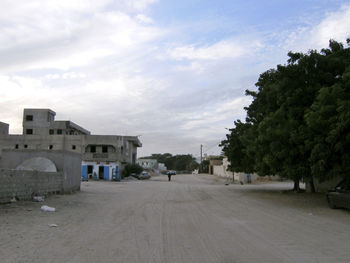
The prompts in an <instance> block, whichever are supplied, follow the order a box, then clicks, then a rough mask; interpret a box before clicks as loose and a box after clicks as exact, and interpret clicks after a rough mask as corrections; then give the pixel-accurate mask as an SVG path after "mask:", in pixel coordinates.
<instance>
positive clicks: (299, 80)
mask: <svg viewBox="0 0 350 263" xmlns="http://www.w3.org/2000/svg"><path fill="white" fill-rule="evenodd" d="M348 44H350V41H348ZM288 56H289V59H288V61H287V62H288V63H287V64H286V65H278V66H277V68H276V69H270V70H268V71H266V72H264V73H262V74H261V75H260V78H259V80H258V82H257V83H256V86H257V91H249V90H247V91H246V95H249V96H252V97H253V101H252V103H251V104H250V105H249V107H247V108H245V109H246V111H247V117H246V121H245V123H243V122H241V121H240V120H237V121H235V122H234V127H233V128H232V129H230V134H227V136H226V139H225V140H223V141H222V142H221V144H220V146H222V147H223V153H224V154H225V155H226V156H227V157H228V159H229V161H230V162H231V167H230V169H231V170H232V171H235V172H247V173H251V172H257V173H258V174H259V175H271V174H278V175H280V176H282V177H285V178H289V179H292V180H294V182H295V187H296V188H297V186H298V182H299V180H306V181H310V182H311V183H312V181H313V177H317V178H319V179H320V180H325V179H328V178H332V177H334V176H338V175H340V176H344V177H345V176H349V174H350V173H349V172H350V171H349V169H350V165H349V164H350V151H349V150H350V134H349V131H350V49H349V47H348V48H344V46H343V45H342V44H341V43H338V42H336V41H333V40H330V43H329V49H322V50H321V52H320V53H319V52H317V51H315V50H311V51H309V52H308V53H307V54H303V53H293V52H289V53H288ZM296 190H297V189H296Z"/></svg>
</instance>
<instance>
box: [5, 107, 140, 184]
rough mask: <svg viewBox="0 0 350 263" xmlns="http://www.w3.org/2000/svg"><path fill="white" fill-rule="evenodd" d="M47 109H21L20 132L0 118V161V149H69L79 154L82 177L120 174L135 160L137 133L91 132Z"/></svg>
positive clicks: (104, 176) (110, 177)
mask: <svg viewBox="0 0 350 263" xmlns="http://www.w3.org/2000/svg"><path fill="white" fill-rule="evenodd" d="M55 115H56V113H55V112H54V111H52V110H50V109H24V114H23V134H22V135H10V134H9V132H8V127H9V125H8V124H6V123H2V122H0V165H1V154H2V150H3V149H14V150H17V151H28V150H37V151H40V150H49V151H69V152H74V153H79V154H81V156H82V164H81V165H82V166H81V175H82V176H83V177H84V178H86V179H87V178H92V177H94V176H95V178H96V179H104V180H112V178H118V177H119V178H120V172H121V170H122V169H123V168H124V166H125V165H126V164H127V163H136V159H137V148H138V147H141V146H142V144H141V142H140V141H139V139H138V137H137V136H120V135H91V133H90V131H88V130H86V129H84V128H82V127H81V126H79V125H77V124H75V123H74V122H72V121H56V120H55Z"/></svg>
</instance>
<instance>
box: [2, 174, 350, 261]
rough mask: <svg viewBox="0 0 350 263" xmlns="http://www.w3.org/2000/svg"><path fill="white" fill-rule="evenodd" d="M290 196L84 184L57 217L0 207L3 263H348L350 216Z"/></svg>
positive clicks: (186, 178) (177, 185)
mask: <svg viewBox="0 0 350 263" xmlns="http://www.w3.org/2000/svg"><path fill="white" fill-rule="evenodd" d="M290 187H291V185H290V184H289V185H288V183H275V184H264V185H243V186H241V185H229V186H225V185H224V184H223V182H222V181H215V180H214V179H213V177H211V176H198V175H176V176H174V177H173V181H171V182H168V181H167V178H166V176H164V177H155V178H152V179H151V180H149V181H129V182H121V183H115V182H84V183H82V190H81V192H80V193H77V194H74V195H66V196H51V197H49V198H48V199H47V200H46V201H45V202H44V204H45V205H48V206H53V207H55V208H56V209H57V211H56V212H42V211H40V206H41V205H43V203H33V202H16V203H13V204H10V205H1V206H0V255H1V259H0V262H2V263H8V262H31V263H32V262H46V263H47V262H60V263H62V262H101V263H104V262H159V263H165V262H179V263H181V262H186V263H187V262H210V263H213V262H230V263H231V262H269V263H273V262H303V263H308V262H327V263H330V262H344V263H345V262H346V263H348V262H350V212H349V211H346V210H331V209H329V208H328V207H327V204H326V202H325V198H324V196H322V195H318V194H317V195H311V194H294V193H284V192H283V191H282V190H283V189H288V188H290ZM50 224H56V225H57V227H50V226H49V225H50Z"/></svg>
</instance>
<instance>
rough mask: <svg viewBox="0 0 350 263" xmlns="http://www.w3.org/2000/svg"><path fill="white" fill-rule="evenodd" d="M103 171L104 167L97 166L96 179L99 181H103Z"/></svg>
mask: <svg viewBox="0 0 350 263" xmlns="http://www.w3.org/2000/svg"><path fill="white" fill-rule="evenodd" d="M104 171H105V167H104V166H99V167H98V179H100V180H103V179H104Z"/></svg>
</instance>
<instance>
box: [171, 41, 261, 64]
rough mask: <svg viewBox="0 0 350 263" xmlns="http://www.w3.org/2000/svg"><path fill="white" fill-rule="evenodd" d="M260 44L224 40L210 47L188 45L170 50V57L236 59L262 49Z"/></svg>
mask: <svg viewBox="0 0 350 263" xmlns="http://www.w3.org/2000/svg"><path fill="white" fill-rule="evenodd" d="M260 47H261V44H260V43H259V42H253V43H251V44H250V45H245V44H243V43H237V42H236V41H233V40H222V41H219V42H217V43H215V44H213V45H210V46H203V47H196V46H194V45H188V46H183V47H177V48H175V49H173V50H170V51H169V52H168V53H169V55H170V57H172V58H173V59H176V60H183V59H188V60H220V59H235V58H238V57H241V56H244V55H246V54H247V53H248V52H251V48H255V49H256V48H260Z"/></svg>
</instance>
